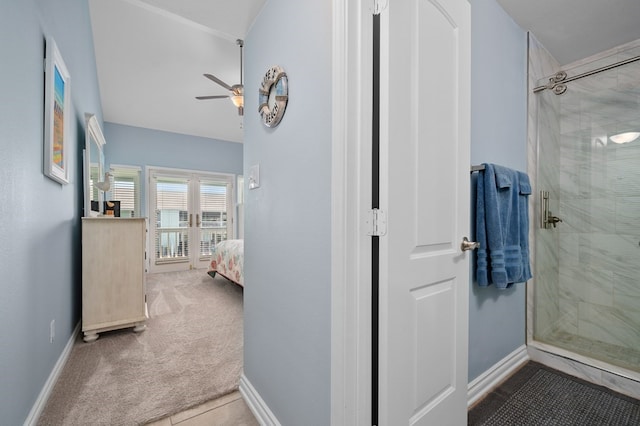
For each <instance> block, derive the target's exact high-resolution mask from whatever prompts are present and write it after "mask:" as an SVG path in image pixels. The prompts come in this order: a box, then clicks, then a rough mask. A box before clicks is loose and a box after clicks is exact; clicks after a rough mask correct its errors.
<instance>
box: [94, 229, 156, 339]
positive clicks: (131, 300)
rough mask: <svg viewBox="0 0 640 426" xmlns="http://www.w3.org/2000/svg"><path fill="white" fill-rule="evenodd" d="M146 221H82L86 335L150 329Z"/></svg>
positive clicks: (96, 336)
mask: <svg viewBox="0 0 640 426" xmlns="http://www.w3.org/2000/svg"><path fill="white" fill-rule="evenodd" d="M146 232H147V222H146V219H144V218H136V219H125V218H105V217H89V218H87V217H85V218H83V219H82V331H83V332H84V340H85V342H92V341H94V340H96V339H97V338H98V333H101V332H103V331H109V330H115V329H120V328H127V327H134V328H133V331H135V332H140V331H143V330H144V329H145V328H146V325H145V321H146V319H147V317H146V300H145V291H146V290H145V241H146Z"/></svg>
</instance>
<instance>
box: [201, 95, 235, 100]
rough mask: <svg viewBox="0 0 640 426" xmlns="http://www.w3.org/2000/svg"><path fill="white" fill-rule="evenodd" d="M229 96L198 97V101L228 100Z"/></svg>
mask: <svg viewBox="0 0 640 426" xmlns="http://www.w3.org/2000/svg"><path fill="white" fill-rule="evenodd" d="M228 98H229V95H213V96H196V99H199V100H201V101H202V100H206V99H228Z"/></svg>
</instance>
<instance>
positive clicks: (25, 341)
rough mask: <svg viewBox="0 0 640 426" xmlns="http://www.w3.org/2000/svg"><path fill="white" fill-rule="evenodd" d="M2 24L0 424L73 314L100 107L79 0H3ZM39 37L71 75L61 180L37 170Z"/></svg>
mask: <svg viewBox="0 0 640 426" xmlns="http://www.w3.org/2000/svg"><path fill="white" fill-rule="evenodd" d="M0 31H1V32H2V36H1V37H0V57H1V58H2V63H1V65H0V70H1V73H0V74H1V75H2V78H1V79H0V93H2V102H0V144H1V145H2V157H3V164H2V167H0V217H2V219H3V220H2V221H0V235H2V239H1V241H2V244H0V277H1V278H0V283H1V284H0V289H1V291H2V297H0V324H2V332H1V333H2V334H1V335H0V413H2V414H1V416H2V418H1V420H0V423H2V424H7V425H18V424H22V423H23V422H24V421H25V419H26V418H27V416H28V414H29V412H30V410H31V408H32V406H33V405H34V402H35V401H36V399H37V397H38V395H39V393H40V391H41V390H42V388H43V385H44V384H45V382H46V380H47V378H48V377H49V375H50V373H51V371H52V370H53V367H54V365H55V363H56V361H57V360H58V359H59V357H60V355H61V353H62V352H63V349H64V347H65V345H66V343H67V342H68V341H69V339H70V337H71V334H72V331H73V330H74V328H75V326H76V324H77V323H78V321H79V320H80V294H81V290H80V288H81V286H80V217H81V214H82V213H81V212H82V163H81V159H82V155H81V152H82V148H83V147H84V113H85V112H91V113H95V114H96V115H97V116H98V118H101V117H102V110H101V107H100V95H99V90H98V83H97V77H96V75H97V74H96V65H95V55H94V51H93V39H92V37H93V36H92V33H91V27H90V20H89V8H88V4H87V1H86V0H56V1H55V2H52V1H49V0H38V1H36V0H4V1H2V2H0ZM47 36H53V37H54V39H55V41H56V44H57V45H58V48H59V50H60V53H61V55H62V57H63V59H64V62H65V64H66V66H67V68H68V70H69V73H70V75H71V102H72V109H71V111H69V112H70V113H71V114H72V116H73V119H72V121H71V123H72V124H71V127H70V128H69V129H66V130H67V132H68V136H69V140H70V145H69V146H68V150H67V151H66V154H68V157H67V158H68V159H69V161H70V168H69V170H70V183H69V184H68V185H60V184H59V183H56V182H54V181H52V180H50V179H49V178H47V177H46V176H44V174H43V172H42V170H43V157H44V156H43V133H44V126H43V104H44V74H43V58H44V47H45V43H44V40H45V38H46V37H47ZM54 319H55V324H56V327H55V328H56V335H55V340H54V342H53V343H49V325H50V322H51V320H54Z"/></svg>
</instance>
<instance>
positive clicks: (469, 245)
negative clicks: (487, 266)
mask: <svg viewBox="0 0 640 426" xmlns="http://www.w3.org/2000/svg"><path fill="white" fill-rule="evenodd" d="M460 248H461V249H462V251H467V250H473V249H477V248H480V243H476V242H475V241H469V239H468V238H467V237H464V238H463V239H462V244H461V245H460Z"/></svg>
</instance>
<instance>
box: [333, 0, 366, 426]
mask: <svg viewBox="0 0 640 426" xmlns="http://www.w3.org/2000/svg"><path fill="white" fill-rule="evenodd" d="M332 3H333V4H332V11H333V46H332V52H333V58H332V59H333V70H332V82H333V88H332V108H333V109H332V123H333V128H332V183H331V194H332V197H331V204H332V210H331V237H332V238H331V241H332V245H331V295H332V300H331V306H332V313H331V318H332V323H331V424H332V425H354V426H356V425H358V426H359V425H370V424H371V329H372V327H371V237H369V236H367V235H366V230H365V218H366V212H367V210H369V209H370V208H371V191H372V189H371V180H372V179H371V170H372V167H371V161H372V159H371V155H372V148H371V138H372V131H371V128H372V119H371V111H372V99H371V98H372V92H371V88H372V84H373V83H372V81H373V79H372V69H373V66H372V61H373V56H372V45H373V23H372V22H373V7H374V0H333V2H332Z"/></svg>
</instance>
